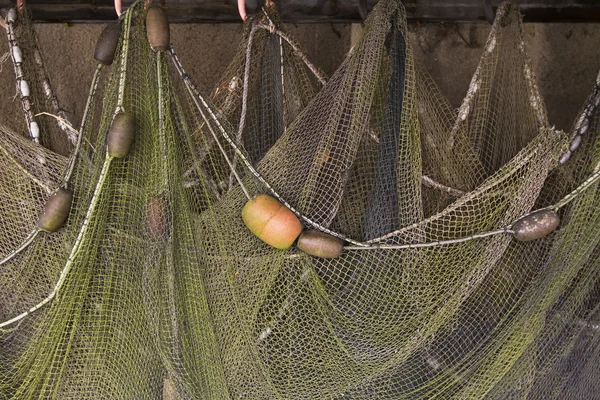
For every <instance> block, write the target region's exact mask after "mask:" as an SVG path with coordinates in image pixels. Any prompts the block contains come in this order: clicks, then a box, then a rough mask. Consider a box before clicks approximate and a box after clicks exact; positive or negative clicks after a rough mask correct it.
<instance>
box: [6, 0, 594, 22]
mask: <svg viewBox="0 0 600 400" xmlns="http://www.w3.org/2000/svg"><path fill="white" fill-rule="evenodd" d="M262 2H263V1H262V0H247V1H246V3H247V10H248V12H249V13H252V12H253V11H255V10H256V9H257V8H258V4H259V3H260V4H262ZM358 2H359V0H352V1H351V0H275V3H276V4H277V8H278V10H279V12H280V15H281V18H282V20H283V21H284V22H291V23H316V22H327V23H344V22H359V21H361V19H360V16H359V10H358ZM500 2H501V1H500V0H493V1H492V5H493V8H494V9H496V7H497V6H498V5H499V4H500ZM516 2H517V3H519V4H520V5H521V12H522V13H523V16H524V20H525V22H595V21H600V1H599V0H578V1H565V0H538V1H525V0H520V1H516ZM131 3H132V2H131V1H125V2H124V6H125V7H126V6H127V5H129V4H131ZM155 3H159V1H156V2H155ZM376 3H377V0H370V1H369V2H368V4H369V9H371V8H372V7H373V6H374V5H375V4H376ZM403 3H404V6H405V7H406V10H407V14H408V17H409V19H413V20H419V21H448V22H461V21H484V20H485V14H484V9H483V1H482V0H462V1H460V0H409V1H404V2H403ZM27 5H28V7H29V8H30V9H31V11H32V14H33V19H34V20H35V21H38V22H69V23H73V22H102V21H108V20H112V19H115V17H116V15H115V12H114V10H113V2H112V0H27ZM12 6H14V1H10V0H0V8H4V9H7V8H10V7H12ZM165 8H166V10H167V14H168V15H169V20H170V21H171V22H175V23H177V22H193V23H217V22H236V23H239V22H240V19H239V16H238V14H237V3H236V1H235V0H166V1H165Z"/></svg>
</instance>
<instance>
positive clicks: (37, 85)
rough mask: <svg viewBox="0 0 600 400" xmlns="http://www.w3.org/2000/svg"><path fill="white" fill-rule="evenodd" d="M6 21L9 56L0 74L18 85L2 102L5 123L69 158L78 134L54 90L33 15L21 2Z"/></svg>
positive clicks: (4, 78)
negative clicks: (32, 19)
mask: <svg viewBox="0 0 600 400" xmlns="http://www.w3.org/2000/svg"><path fill="white" fill-rule="evenodd" d="M3 17H4V23H5V25H6V34H7V39H8V53H6V55H5V57H6V60H5V62H6V64H5V65H3V68H2V70H1V71H2V72H1V73H2V75H4V76H3V80H6V81H11V82H16V92H15V94H14V96H13V95H6V96H3V97H2V99H0V101H1V102H2V109H3V111H4V113H3V123H4V124H5V125H7V126H9V127H10V128H12V129H13V130H14V131H15V132H18V133H22V134H23V135H24V136H27V137H29V138H30V139H31V140H33V141H35V142H37V143H40V144H42V145H43V146H44V147H46V148H49V149H52V150H54V151H56V152H58V153H60V154H62V155H68V153H69V152H70V150H71V149H72V146H73V144H74V143H75V140H76V132H74V130H73V129H72V128H71V127H70V124H69V121H68V118H67V116H66V115H65V112H64V111H63V110H62V108H61V107H60V105H59V102H58V99H57V97H56V96H55V94H54V91H53V90H52V85H51V83H50V77H49V74H48V72H47V71H46V68H45V64H44V58H43V54H42V52H41V50H40V48H39V45H38V39H37V35H36V32H35V29H34V27H33V23H32V21H31V13H30V11H29V9H28V8H27V7H26V6H25V4H24V2H19V5H18V6H17V7H16V8H13V9H11V10H10V11H8V12H7V13H6V14H5V15H4V16H3ZM8 64H12V68H11V65H8ZM9 87H10V86H9ZM7 93H10V91H8V92H7ZM52 116H53V117H52Z"/></svg>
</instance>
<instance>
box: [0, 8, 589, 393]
mask: <svg viewBox="0 0 600 400" xmlns="http://www.w3.org/2000/svg"><path fill="white" fill-rule="evenodd" d="M156 12H157V11H156V9H152V8H151V9H150V10H146V9H145V8H144V7H143V5H142V4H140V3H136V4H134V5H133V6H132V7H130V9H129V10H128V12H127V13H126V14H125V16H124V17H123V18H122V21H121V22H120V24H121V25H122V28H121V30H122V34H121V38H120V41H119V45H118V47H117V52H116V56H115V59H114V62H113V64H112V66H110V67H109V71H108V73H105V72H104V71H105V69H106V68H103V67H101V66H99V67H98V70H97V71H96V74H95V77H94V82H93V84H92V89H91V92H90V97H89V101H88V107H86V114H85V116H84V118H83V122H82V126H81V128H80V131H79V136H78V141H77V145H76V148H75V150H74V152H73V155H72V156H71V158H70V159H69V160H68V162H67V161H66V160H64V159H62V158H60V157H56V161H55V165H57V166H59V168H58V169H57V170H56V171H53V175H52V174H50V175H49V177H48V178H47V180H48V181H49V182H55V183H54V184H53V186H50V184H49V183H46V181H45V180H44V181H42V183H43V184H44V185H46V186H48V187H50V188H51V190H50V192H52V193H53V194H52V196H63V198H67V199H68V201H62V200H60V201H59V200H56V201H55V200H50V197H51V198H52V199H55V198H56V197H52V196H50V197H48V195H46V194H44V187H43V186H40V185H39V183H38V182H36V180H40V179H39V178H38V175H37V173H36V174H34V175H32V176H33V177H34V178H35V179H32V178H29V179H28V180H27V179H22V180H23V182H19V183H22V184H23V185H25V186H26V185H29V186H27V187H26V188H24V189H23V190H24V191H25V190H28V192H27V193H25V192H15V191H13V192H14V193H13V192H10V191H8V190H6V191H0V195H1V196H2V200H4V199H5V198H6V197H8V196H10V195H11V194H12V195H13V196H14V202H18V201H20V200H23V199H32V198H33V199H36V200H35V201H33V203H34V204H37V207H38V208H37V209H36V208H32V211H31V216H30V217H29V218H28V219H22V221H21V222H18V224H17V223H16V221H17V219H15V218H14V217H11V214H10V212H13V213H14V212H15V211H14V210H15V209H16V210H18V208H13V207H16V205H11V206H10V208H8V209H7V210H8V211H6V212H7V213H8V214H7V217H6V218H4V219H3V220H2V225H1V226H2V228H1V229H0V233H2V234H3V235H4V236H3V237H2V245H1V246H0V250H1V251H2V252H3V253H2V254H1V255H0V256H1V257H3V258H2V259H0V277H1V280H0V284H1V285H2V286H3V288H2V291H0V293H2V294H1V295H0V317H1V318H0V329H1V330H0V395H1V397H3V398H4V397H5V398H17V399H19V398H22V399H33V398H40V399H42V398H44V399H45V398H60V399H68V398H71V399H85V398H90V399H91V398H94V399H97V398H115V399H145V398H148V399H161V398H162V399H188V398H190V399H191V398H193V399H221V398H248V399H271V398H277V399H301V398H305V399H342V398H343V399H347V398H353V399H360V398H377V399H399V398H415V399H417V398H422V399H428V398H434V397H438V398H444V399H446V398H456V399H471V398H473V399H479V398H486V397H487V398H493V399H507V398H528V399H538V398H539V399H542V398H543V399H546V398H578V397H584V398H585V397H590V398H592V397H593V396H594V395H595V393H596V390H597V389H598V387H597V386H598V383H597V382H598V381H599V380H598V378H599V376H598V368H597V361H598V345H599V343H600V342H599V334H598V332H599V330H598V317H599V313H598V300H599V297H600V290H599V282H600V281H599V276H598V274H599V273H600V268H599V267H600V265H598V263H599V262H598V261H597V260H598V259H599V257H598V256H600V246H599V245H598V241H599V240H600V236H599V235H598V234H597V226H598V224H599V222H600V204H599V203H598V202H599V201H600V194H599V193H598V183H597V182H596V180H597V179H598V176H600V127H599V124H598V118H597V116H596V112H595V111H596V108H597V106H598V103H600V94H599V89H598V86H595V88H594V90H593V91H592V94H591V95H590V98H589V99H588V102H586V105H585V106H584V107H583V108H582V111H581V113H580V116H579V117H578V119H577V122H576V123H575V125H574V127H573V130H572V133H571V134H566V133H564V132H559V131H556V130H555V129H553V128H552V127H551V126H550V125H549V124H548V121H547V117H546V113H545V109H544V104H543V101H542V99H541V97H540V96H539V93H538V90H537V87H536V84H535V76H534V73H533V70H532V68H531V65H530V62H529V60H528V56H527V46H526V43H525V42H524V40H523V31H522V25H521V17H520V15H519V12H518V8H517V7H516V6H514V5H504V6H502V7H500V8H499V10H498V13H497V16H496V19H495V23H494V26H493V27H492V31H491V33H490V36H489V39H488V41H487V43H486V46H485V49H484V53H483V55H482V57H481V61H480V64H479V66H478V68H477V70H476V72H475V74H474V76H473V79H472V81H471V84H470V87H469V90H468V92H467V95H466V97H465V99H464V101H463V103H462V105H461V107H460V108H459V110H458V111H457V112H453V111H452V109H451V108H450V106H449V105H448V102H447V100H445V99H444V98H443V96H442V95H441V94H440V92H439V90H438V89H437V88H436V87H435V84H434V83H433V81H432V80H431V79H430V78H429V77H428V76H427V75H426V73H425V72H424V71H423V70H422V69H420V68H419V67H418V66H417V65H415V61H414V59H413V56H412V51H411V49H410V45H409V44H408V40H407V35H408V33H407V28H406V19H405V14H404V9H403V7H402V5H401V4H399V2H397V1H395V0H382V1H380V2H379V3H378V5H377V6H376V8H374V9H373V11H372V12H371V14H370V16H369V18H368V20H367V22H366V25H365V30H364V35H363V37H362V39H361V41H360V42H359V43H358V44H357V46H355V48H354V49H353V51H352V52H351V53H350V54H349V55H348V57H347V59H346V60H345V61H344V62H343V64H342V65H341V66H340V68H339V69H338V71H337V72H336V73H335V74H334V76H333V77H331V79H330V80H329V81H328V82H327V84H326V85H325V86H324V87H323V88H322V89H321V90H320V91H319V92H318V93H316V89H315V90H314V91H313V92H311V91H309V90H308V89H307V88H308V87H311V88H318V86H316V85H317V84H316V83H315V80H314V79H315V78H314V74H313V75H311V74H310V73H309V72H308V71H306V68H308V67H307V66H306V64H305V63H300V62H298V63H296V61H297V60H298V59H297V58H294V57H295V56H294V55H293V54H290V55H289V56H288V57H287V59H288V60H289V61H286V62H282V61H281V58H282V55H283V54H288V52H290V51H291V50H289V48H286V47H285V44H284V41H285V40H284V39H283V36H281V35H279V34H277V32H276V31H281V29H280V28H278V22H277V21H276V19H273V18H274V17H273V16H272V15H270V14H269V13H263V14H260V15H259V16H258V17H256V21H257V22H256V21H255V22H252V21H251V22H250V23H249V24H248V28H247V32H250V33H248V36H247V37H248V39H247V42H251V40H250V38H251V37H254V40H257V41H258V37H261V35H263V36H262V37H263V40H265V42H264V43H266V44H264V45H263V47H261V48H262V50H252V48H251V46H249V45H248V43H246V45H245V48H244V45H242V48H244V52H246V51H247V49H248V48H250V49H251V50H250V52H251V53H252V59H253V60H260V65H261V67H260V68H258V69H257V70H258V71H261V75H257V77H255V78H250V76H251V75H250V73H248V74H246V70H250V69H249V68H246V66H248V65H249V64H244V63H247V60H248V59H247V57H246V58H244V60H245V61H244V62H243V63H242V62H241V61H240V62H238V63H237V64H236V62H235V61H234V63H233V64H232V65H233V67H230V69H229V70H228V71H229V72H228V74H225V78H224V80H223V82H222V83H221V84H220V85H219V87H222V86H223V84H225V86H226V87H225V89H224V92H223V93H220V92H217V93H216V94H215V96H214V97H213V100H214V102H215V104H217V105H218V106H215V105H214V104H212V103H211V102H209V101H208V100H206V99H205V98H204V97H203V96H202V95H201V94H200V93H198V92H197V91H196V90H195V88H194V86H193V84H192V83H191V81H190V78H189V77H188V76H187V75H186V74H185V71H184V70H183V68H182V66H181V64H180V63H179V60H178V59H177V57H176V55H175V53H174V51H173V49H172V48H171V47H170V46H168V39H167V41H166V44H165V45H164V46H163V45H162V44H157V42H156V41H155V40H154V41H153V43H154V44H153V47H154V49H155V50H158V51H153V50H152V49H151V47H150V45H149V43H148V38H150V37H152V38H155V37H154V36H152V35H153V33H156V32H155V31H154V29H155V28H156V26H154V25H152V24H151V22H150V21H151V20H152V19H153V18H154V19H156V18H157V17H156ZM267 17H269V18H270V19H271V20H270V21H268V19H269V18H267ZM263 18H264V20H263ZM159 20H160V18H159ZM256 24H266V25H267V26H269V27H271V28H270V30H267V29H263V28H256V29H254V28H253V27H254V26H257V25H256ZM147 31H148V37H147ZM252 32H254V36H252ZM151 41H152V40H151ZM284 49H287V50H284ZM254 52H256V53H254ZM241 53H242V52H240V54H241ZM261 54H262V55H261ZM266 54H270V55H269V56H266ZM273 55H275V57H273ZM278 57H279V60H277V58H278ZM273 58H274V60H273ZM284 59H286V57H284ZM291 60H296V61H293V62H292V61H291ZM300 60H301V58H300ZM170 61H173V64H172V65H171V63H170ZM252 62H259V61H252ZM242 64H244V73H243V74H242V72H241V67H240V65H242ZM288 64H289V65H292V66H294V65H295V66H296V67H294V68H297V69H296V70H292V69H291V68H292V66H287V67H284V70H285V69H290V71H293V72H292V73H291V74H290V77H289V79H288V78H287V77H285V76H286V75H285V74H282V73H281V68H282V66H286V65H288ZM236 65H237V67H236ZM269 68H270V69H269ZM277 68H279V73H277V72H273V70H274V69H275V70H277ZM309 69H310V68H309ZM231 71H234V72H231ZM263 73H264V75H262V74H263ZM240 75H242V77H240ZM282 76H284V79H282V80H281V84H280V83H279V82H280V80H279V79H275V80H272V79H273V78H274V77H278V78H281V77H282ZM298 76H300V78H298ZM232 77H240V79H241V80H242V81H241V82H238V81H237V80H234V79H232ZM244 78H245V79H244ZM293 79H298V81H293ZM234 81H235V82H237V83H233V84H232V85H234V86H235V85H238V86H235V87H232V86H231V85H230V83H231V82H234ZM292 81H293V82H296V83H291V82H292ZM298 82H299V83H298ZM307 82H308V83H307ZM311 82H312V83H311ZM309 83H311V85H313V86H307V85H309ZM263 86H264V87H263ZM244 87H245V88H246V89H245V90H244ZM240 88H241V92H240ZM252 88H254V89H252ZM292 88H296V89H292ZM230 89H231V90H230ZM251 89H252V90H251ZM288 89H289V90H288ZM294 90H296V91H297V92H296V93H294ZM261 91H263V92H261ZM304 93H307V96H308V97H306V98H304V97H302V96H304ZM228 95H229V96H228ZM288 95H290V96H291V97H287V96H288ZM253 96H254V97H255V99H254V100H252V101H251V100H250V99H251V98H253ZM282 99H283V100H282ZM289 99H305V102H304V103H300V104H301V106H300V107H297V104H295V103H294V104H288V103H290V100H289ZM311 99H312V100H311ZM228 101H231V105H229V103H228ZM303 101H304V100H303ZM234 102H235V103H234ZM244 103H246V106H243V104H244ZM282 107H283V108H282ZM243 109H246V113H245V114H244V112H243ZM294 110H295V111H294ZM238 118H239V121H238ZM288 118H289V119H288ZM132 125H135V129H133V130H132V129H131V127H132ZM240 127H241V128H240ZM133 131H134V137H133V144H131V142H130V140H129V139H130V136H129V133H131V132H133ZM7 132H10V131H9V130H7ZM240 132H241V134H240ZM263 132H264V136H262V133H263ZM14 136H16V135H14ZM6 137H7V138H8V137H10V136H6ZM3 138H4V136H3ZM19 139H20V138H19ZM2 140H3V141H5V140H9V139H2ZM10 142H11V143H12V142H14V143H21V142H18V141H16V140H13V139H10ZM2 143H4V142H0V144H2ZM23 146H25V147H26V148H27V149H28V150H27V151H28V152H29V153H30V154H36V151H37V150H38V149H37V147H35V146H37V145H34V144H33V143H29V142H27V141H25V139H23ZM2 148H7V149H9V150H8V151H5V152H4V153H0V156H2V154H15V153H17V152H18V150H17V149H13V148H9V147H7V146H5V147H2V146H0V149H2ZM38 154H44V155H46V156H47V157H49V158H50V157H51V156H52V153H50V152H45V153H39V152H38ZM5 157H8V158H6V159H7V160H10V158H9V156H5ZM3 161H4V160H3ZM4 162H5V163H8V161H4ZM19 165H21V164H16V163H15V167H11V168H13V169H14V172H13V176H15V177H18V176H21V177H22V178H25V177H26V175H25V171H31V169H30V168H26V169H24V170H23V169H21V170H19ZM53 165H54V164H53ZM190 166H191V167H193V173H191V172H189V171H190ZM2 179H4V178H2ZM222 182H225V184H223V183H222ZM7 184H9V185H11V187H12V185H17V184H18V183H17V182H16V178H14V179H13V181H8V182H7ZM36 185H37V186H36ZM57 188H60V189H57ZM2 190H4V189H2ZM56 190H58V191H56ZM55 191H56V192H55ZM46 192H48V191H47V190H46ZM264 195H268V196H270V197H269V198H271V199H276V200H277V201H276V203H277V204H278V205H279V207H280V208H278V209H277V210H278V211H276V213H277V215H279V213H280V211H281V210H283V214H285V215H286V217H285V218H287V219H286V221H288V222H285V223H284V224H288V225H290V226H291V225H293V221H294V219H296V218H297V221H301V223H302V226H301V229H303V230H304V232H303V233H302V236H301V237H300V239H299V240H298V242H297V245H292V246H291V247H290V246H289V244H288V245H282V246H280V247H287V248H286V249H283V250H282V249H278V248H275V247H273V246H270V245H268V244H266V243H265V242H263V240H264V241H266V242H269V241H270V240H272V239H270V238H268V237H267V230H268V229H267V228H268V227H269V225H268V223H267V225H266V226H263V227H261V228H260V229H254V228H255V227H252V226H251V225H252V224H251V223H249V222H248V219H247V215H248V214H247V213H249V211H248V210H249V208H248V207H249V205H250V206H252V205H254V204H257V202H258V201H263V200H264V199H265V198H266V196H264ZM255 196H256V197H255ZM41 199H43V200H41ZM46 199H49V200H46ZM260 199H262V200H260ZM25 201H26V202H27V201H29V202H31V201H32V200H25ZM53 201H54V202H55V203H53V204H58V206H57V209H59V210H63V208H61V207H62V206H63V205H64V204H67V206H68V208H67V213H68V218H67V219H66V222H65V223H64V226H62V227H58V228H56V226H55V225H52V224H50V223H49V222H47V221H46V220H45V219H44V216H45V215H46V212H47V211H48V209H49V206H48V204H51V203H52V202H53ZM265 201H266V202H267V203H268V202H269V201H270V200H269V201H267V200H265ZM273 201H275V200H273ZM23 204H25V203H23ZM271 204H273V203H271ZM59 206H61V207H59ZM536 210H537V211H536ZM540 210H541V211H540ZM3 212H4V211H3ZM243 212H244V214H243ZM286 213H287V214H286ZM283 214H282V215H283ZM294 214H295V215H294ZM39 215H41V217H40V218H39V220H37V221H36V217H37V216H39ZM242 215H244V219H243V218H242ZM273 215H275V214H273V213H271V214H270V216H268V218H271V219H273V218H275V217H274V216H273ZM52 216H55V215H54V214H53V215H52ZM268 218H267V219H268ZM271 219H268V221H271ZM289 221H292V222H289ZM559 221H560V224H559V226H558V229H554V228H556V223H558V222H559ZM282 223H283V222H282ZM245 224H246V225H245ZM17 225H18V226H17ZM298 226H299V224H298ZM248 227H250V228H251V229H253V231H254V232H255V233H256V235H254V234H253V233H252V232H251V231H250V230H249V229H248ZM55 228H56V229H55ZM312 231H319V232H321V233H319V235H321V236H319V237H320V238H321V239H322V240H321V242H320V243H321V244H322V243H325V245H324V246H321V247H320V248H317V247H319V246H317V245H315V244H314V242H313V243H309V242H307V241H306V240H304V239H303V238H305V237H310V235H311V234H312V235H313V236H314V232H312ZM4 232H7V233H6V234H4ZM13 232H18V235H19V236H15V235H17V233H13ZM305 234H306V235H307V236H304V235H305ZM6 236H10V237H9V238H8V239H6ZM257 236H259V237H260V238H261V239H262V240H261V239H259V238H258V237H257ZM296 236H297V234H296ZM277 239H280V237H278V238H277ZM294 239H295V236H294V237H293V238H292V240H291V241H292V242H293V241H294ZM271 243H273V242H271ZM307 243H308V244H307ZM300 248H302V249H303V250H304V251H302V250H300ZM323 249H324V250H323ZM317 253H318V255H321V256H323V255H325V256H326V257H327V258H325V257H321V256H315V255H311V254H317Z"/></svg>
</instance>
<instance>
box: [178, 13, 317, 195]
mask: <svg viewBox="0 0 600 400" xmlns="http://www.w3.org/2000/svg"><path fill="white" fill-rule="evenodd" d="M325 81H326V78H325V76H324V74H323V73H322V72H320V71H319V70H318V69H317V67H315V66H314V65H313V64H312V63H311V62H310V61H309V60H308V58H307V57H306V55H304V53H302V51H301V49H300V47H299V45H298V44H297V43H296V41H295V40H294V39H293V37H292V36H291V35H289V34H288V33H287V32H286V30H285V27H284V26H283V24H282V23H281V21H280V20H279V16H278V14H277V12H276V10H275V7H274V5H273V4H272V3H269V2H268V3H267V4H266V5H265V7H263V8H262V10H261V12H259V13H258V14H255V15H252V16H250V17H249V18H248V19H247V21H246V23H245V25H244V36H243V38H242V40H241V42H240V44H239V48H238V51H237V52H236V54H235V56H234V58H233V60H232V61H231V63H230V64H229V66H228V67H227V69H226V70H225V72H224V74H223V77H222V78H221V80H220V82H219V83H218V84H217V86H216V87H215V89H214V90H213V93H212V96H211V101H212V104H213V105H214V107H216V109H217V114H218V116H219V118H221V119H225V120H227V121H229V122H230V123H231V125H232V126H233V129H234V131H235V134H234V138H235V141H236V143H239V144H240V145H241V146H243V147H244V148H245V149H246V151H247V153H248V157H249V159H250V161H251V162H258V161H259V160H260V159H261V158H262V157H263V156H264V155H265V153H266V152H267V150H268V149H270V148H271V146H273V144H274V143H275V142H276V141H277V140H278V139H279V137H281V135H282V134H283V132H284V131H285V130H286V129H287V127H289V126H290V125H291V124H292V123H293V122H294V121H295V119H296V118H297V116H298V115H299V114H300V112H301V111H302V110H303V109H304V108H305V107H306V106H307V105H308V103H309V102H310V101H311V100H312V99H313V97H314V96H315V95H316V93H317V92H318V91H319V90H320V89H321V87H322V86H323V85H324V84H325ZM221 150H224V151H225V154H226V156H227V157H230V158H231V159H232V162H233V165H232V166H233V167H234V169H235V170H236V172H237V173H238V174H239V175H244V174H245V173H246V169H245V168H244V167H243V164H242V163H241V161H239V160H238V157H237V155H236V154H235V153H234V152H233V150H232V149H231V147H229V146H225V147H222V148H219V146H217V145H216V144H213V145H212V146H210V149H209V151H210V152H211V155H210V157H208V158H206V160H207V161H208V164H206V163H205V164H204V169H205V170H206V171H208V173H209V175H210V178H211V180H212V181H213V185H214V187H215V192H217V193H219V196H220V195H222V194H224V193H226V192H227V191H229V190H231V188H232V186H233V185H234V182H235V178H234V175H233V174H232V167H230V166H229V165H228V164H227V161H226V160H225V158H224V157H223V155H222V152H221ZM219 160H220V161H219ZM188 175H189V176H190V180H193V179H194V178H197V173H196V172H195V171H194V168H193V166H191V169H190V173H189V174H188Z"/></svg>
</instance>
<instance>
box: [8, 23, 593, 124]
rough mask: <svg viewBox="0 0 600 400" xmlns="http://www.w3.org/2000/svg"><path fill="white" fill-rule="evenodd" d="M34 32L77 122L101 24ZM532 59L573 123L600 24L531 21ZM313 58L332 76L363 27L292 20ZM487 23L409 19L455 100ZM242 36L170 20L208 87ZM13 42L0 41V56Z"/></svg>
mask: <svg viewBox="0 0 600 400" xmlns="http://www.w3.org/2000/svg"><path fill="white" fill-rule="evenodd" d="M36 29H37V32H38V36H39V40H40V45H41V48H42V51H43V53H44V56H45V59H46V62H47V69H48V71H49V72H50V76H51V81H52V84H53V86H54V88H55V91H56V94H57V96H58V98H59V99H60V101H61V104H62V106H63V108H65V109H66V110H68V111H69V113H70V115H71V117H72V119H73V121H74V122H76V123H78V121H79V119H80V117H81V115H82V112H83V107H84V103H85V98H86V96H87V93H88V90H89V84H90V81H91V77H92V72H93V70H94V67H95V61H94V59H93V49H94V45H95V42H96V38H97V37H98V35H99V33H100V31H101V29H102V26H101V25H97V24H77V25H67V24H39V25H37V28H36ZM525 29H526V33H527V40H528V42H529V48H530V51H531V58H532V61H533V64H534V68H535V71H536V74H537V79H538V81H539V84H540V87H541V91H542V95H543V96H544V98H545V101H546V105H547V107H548V114H549V118H550V121H551V123H552V124H555V125H556V126H557V127H558V128H561V129H568V128H569V127H570V125H571V123H572V121H573V119H574V117H575V115H576V113H577V111H578V110H579V108H580V106H581V104H582V102H583V101H584V99H585V98H586V97H587V95H588V94H589V91H590V89H591V87H592V85H593V81H594V78H595V76H596V74H597V72H598V69H599V68H600V52H598V51H597V49H598V44H599V43H600V24H527V25H526V26H525ZM289 30H290V32H291V34H292V35H293V36H295V37H296V39H297V40H298V42H299V43H300V44H301V46H302V47H303V48H304V49H305V51H306V52H307V54H308V56H309V58H310V59H311V60H313V62H314V63H315V64H316V65H317V66H319V67H321V69H322V70H324V71H325V72H326V73H327V74H329V75H331V74H332V73H333V72H334V71H335V69H336V68H337V66H338V65H339V64H340V63H341V62H342V60H343V58H344V56H345V54H346V52H347V51H348V49H349V48H350V45H351V40H352V38H353V37H356V36H357V35H358V34H360V32H359V30H357V29H356V26H354V29H353V28H352V27H351V26H350V25H330V24H319V25H297V26H293V25H292V26H289ZM489 30H490V26H489V25H488V24H486V23H468V24H466V23H465V24H439V23H432V24H415V23H411V24H410V32H411V43H412V47H413V50H414V52H415V56H416V58H417V61H418V62H420V63H421V64H422V65H423V66H424V67H425V68H426V69H427V70H428V71H429V72H430V73H431V74H432V76H433V77H434V79H435V81H436V82H437V83H438V85H439V86H440V88H441V90H442V92H443V93H444V94H445V95H446V96H447V97H448V99H449V100H450V102H451V104H452V105H453V107H458V106H459V105H460V102H461V100H462V97H463V95H464V94H465V91H466V89H467V86H468V84H469V81H470V79H471V76H472V74H473V72H474V70H475V68H476V66H477V62H478V60H479V57H480V55H481V52H482V48H483V46H484V44H485V41H486V38H487V35H488V33H489ZM241 35H242V28H241V24H215V25H211V24H206V25H186V24H181V25H177V24H174V25H172V36H171V37H172V42H173V45H174V47H175V48H176V49H177V51H178V53H179V56H180V58H181V60H182V62H183V64H184V66H185V67H186V69H187V70H188V72H189V74H190V75H191V76H192V77H193V79H194V81H195V82H196V83H197V84H198V86H199V88H200V89H201V90H202V91H203V92H204V93H208V92H209V91H210V90H211V89H212V87H213V85H214V84H215V82H217V81H218V79H219V77H220V75H221V74H222V73H223V71H224V70H225V68H226V66H227V64H228V63H229V61H230V60H231V58H232V57H233V55H234V53H235V51H236V49H237V46H238V44H239V41H240V39H241ZM7 50H8V45H7V43H6V41H5V40H1V41H0V55H1V54H4V53H6V52H7ZM3 67H4V70H3V71H2V72H0V87H2V88H4V89H5V90H3V91H2V93H3V94H2V96H5V97H4V98H2V99H0V116H2V115H3V114H2V112H3V109H2V108H1V106H2V104H5V103H6V102H7V101H10V100H11V99H12V98H13V96H14V94H15V92H14V82H13V81H12V79H14V76H13V74H12V67H11V66H10V62H8V63H5V64H4V66H3Z"/></svg>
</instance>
